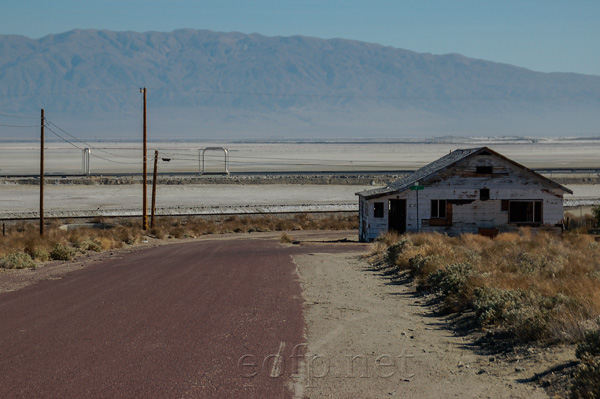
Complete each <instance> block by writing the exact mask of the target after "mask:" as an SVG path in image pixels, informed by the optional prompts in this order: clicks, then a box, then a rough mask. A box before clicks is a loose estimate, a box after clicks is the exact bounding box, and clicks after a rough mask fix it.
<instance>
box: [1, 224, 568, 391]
mask: <svg viewBox="0 0 600 399" xmlns="http://www.w3.org/2000/svg"><path fill="white" fill-rule="evenodd" d="M289 234H290V236H292V237H293V238H294V239H295V240H296V243H295V244H288V245H291V246H294V245H298V244H300V245H303V246H312V248H314V252H311V253H309V254H297V255H294V256H293V259H294V261H295V263H296V265H297V273H298V276H299V280H300V284H301V286H302V289H303V297H304V305H305V321H306V325H307V327H306V328H307V329H306V331H305V338H306V341H305V344H306V346H305V348H306V349H305V351H306V353H305V355H304V359H305V362H304V366H303V367H302V369H301V370H300V373H299V374H298V375H294V376H293V377H294V381H295V384H294V386H293V387H292V388H293V390H294V392H295V396H296V397H297V398H330V397H331V398H353V397H361V398H382V397H398V398H400V397H401V398H453V397H465V398H547V397H549V396H548V394H547V393H546V391H545V390H544V389H543V388H542V387H541V383H543V382H544V381H546V384H547V385H548V384H553V380H552V379H551V378H548V376H550V377H551V376H553V375H554V373H553V370H559V369H560V368H561V366H564V365H566V364H569V362H571V361H572V360H573V359H574V358H575V355H574V348H573V347H569V346H565V347H558V348H550V349H548V348H535V347H532V348H521V349H520V350H519V351H517V352H509V353H494V354H490V353H485V352H484V351H481V348H480V347H479V346H477V345H475V344H474V340H475V338H476V337H475V336H473V334H466V335H465V334H462V333H460V332H459V331H457V330H456V329H453V328H452V327H451V326H452V324H453V323H452V319H451V318H450V317H448V316H439V315H436V314H435V312H434V310H433V308H432V307H431V306H430V305H429V304H428V301H427V298H424V297H421V296H419V295H417V293H416V291H415V290H414V287H413V286H412V285H411V284H410V283H408V282H404V283H397V282H393V281H392V280H391V279H390V278H389V277H387V276H385V275H384V274H382V273H381V272H380V271H377V270H373V269H372V268H371V266H370V265H369V264H368V263H367V262H366V261H365V260H364V259H362V257H361V255H360V254H357V252H356V251H353V252H342V253H338V254H331V253H328V254H324V253H319V242H328V243H331V242H335V241H338V240H342V241H344V242H348V241H351V240H355V239H356V237H355V232H289ZM280 236H281V233H280V232H279V233H252V234H251V235H250V234H238V235H221V236H210V237H203V238H200V240H227V239H235V238H245V239H248V238H256V239H264V238H270V239H273V240H279V238H280ZM196 240H198V239H196ZM190 241H192V240H190ZM170 242H172V243H174V242H173V241H170ZM175 242H179V243H180V242H182V240H180V241H175ZM168 243H169V242H167V241H159V240H151V239H150V240H149V242H147V243H144V244H141V245H139V246H136V247H129V248H127V249H122V250H117V251H110V252H105V253H100V254H92V255H88V256H83V257H80V258H78V259H75V260H73V261H70V262H48V263H46V264H45V265H43V266H42V267H40V268H38V269H37V270H0V292H6V291H13V290H17V289H20V288H22V287H25V286H27V285H30V284H34V283H36V282H38V281H42V280H51V279H61V278H64V277H65V275H66V274H68V273H70V272H73V271H75V270H78V269H81V268H83V267H86V266H88V265H91V264H94V263H96V262H99V261H101V260H103V259H106V258H108V257H117V256H121V255H122V254H123V253H124V252H131V251H139V250H142V249H144V248H147V247H153V246H157V245H165V244H168ZM366 251H367V246H365V252H366ZM303 252H305V251H303ZM544 376H546V377H547V378H546V379H545V380H544V378H543V377H544ZM549 392H550V393H552V395H554V394H556V395H561V394H564V392H561V391H560V390H559V391H556V390H554V391H552V390H549ZM557 392H558V393H557ZM557 397H560V396H557Z"/></svg>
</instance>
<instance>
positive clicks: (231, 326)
mask: <svg viewBox="0 0 600 399" xmlns="http://www.w3.org/2000/svg"><path fill="white" fill-rule="evenodd" d="M324 249H325V248H320V251H322V250H324ZM301 251H303V250H302V249H297V248H284V247H283V246H281V245H280V244H279V243H278V242H277V241H275V240H215V241H200V242H194V243H186V244H174V245H166V246H161V247H156V248H152V249H148V250H143V251H137V252H134V253H130V254H125V255H121V256H115V257H113V258H111V259H110V260H107V261H104V262H101V263H98V264H96V265H93V266H89V267H87V268H85V269H82V270H80V271H77V272H74V273H72V274H69V275H67V276H66V277H65V278H63V279H61V280H54V281H44V282H41V283H38V284H36V285H33V286H30V287H26V288H24V289H22V290H20V291H16V292H9V293H4V294H0V391H1V392H2V394H1V396H2V397H3V398H125V397H127V398H134V397H135V398H187V397H189V398H211V397H214V398H285V397H291V396H292V392H291V390H290V388H289V387H290V384H291V383H293V381H294V378H293V377H292V374H293V373H294V371H295V370H294V362H295V360H294V358H293V357H292V354H293V353H294V352H293V351H294V345H296V344H298V343H302V342H304V341H303V340H304V338H303V332H304V321H303V318H302V306H303V304H302V298H301V289H300V286H299V283H298V280H297V275H296V273H295V268H296V266H295V265H294V263H293V261H292V259H291V256H290V254H292V253H294V252H301ZM278 353H279V354H280V355H282V357H280V358H278V357H275V356H269V355H275V354H278ZM244 355H248V356H245V357H244ZM240 359H241V360H240ZM265 359H266V360H265ZM279 360H284V361H283V362H281V361H279ZM254 365H256V366H254ZM254 374H255V375H254ZM271 375H274V376H275V375H276V376H279V375H280V376H279V377H277V378H273V377H271ZM250 376H251V377H250Z"/></svg>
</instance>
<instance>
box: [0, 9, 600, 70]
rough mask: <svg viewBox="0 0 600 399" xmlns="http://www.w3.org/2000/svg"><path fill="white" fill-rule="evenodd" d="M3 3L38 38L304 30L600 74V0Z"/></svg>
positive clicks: (16, 23) (5, 15) (10, 26)
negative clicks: (82, 32) (103, 32)
mask: <svg viewBox="0 0 600 399" xmlns="http://www.w3.org/2000/svg"><path fill="white" fill-rule="evenodd" d="M0 11H1V12H0V34H17V35H23V36H27V37H30V38H40V37H43V36H46V35H49V34H56V33H62V32H65V31H69V30H72V29H108V30H116V31H124V30H131V31H138V32H146V31H162V32H169V31H172V30H175V29H179V28H193V29H209V30H213V31H220V32H231V31H237V32H242V33H260V34H263V35H267V36H291V35H304V36H313V37H319V38H325V39H328V38H345V39H354V40H361V41H366V42H371V43H379V44H383V45H386V46H392V47H396V48H402V49H407V50H413V51H417V52H420V53H433V54H447V53H458V54H462V55H465V56H468V57H473V58H480V59H485V60H490V61H496V62H503V63H508V64H512V65H516V66H521V67H525V68H529V69H532V70H535V71H540V72H575V73H584V74H592V75H600V40H599V39H600V22H599V21H600V1H598V0H570V1H569V0H562V1H561V0H519V1H514V0H414V1H413V0H368V1H362V0H343V1H342V0H337V1H336V0H303V1H300V0H295V1H288V0H168V1H163V0H143V1H142V0H102V1H100V0H53V1H48V0H0ZM0 40H1V39H0Z"/></svg>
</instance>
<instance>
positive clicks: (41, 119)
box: [40, 108, 44, 236]
mask: <svg viewBox="0 0 600 399" xmlns="http://www.w3.org/2000/svg"><path fill="white" fill-rule="evenodd" d="M43 235H44V108H42V114H41V118H40V236H43Z"/></svg>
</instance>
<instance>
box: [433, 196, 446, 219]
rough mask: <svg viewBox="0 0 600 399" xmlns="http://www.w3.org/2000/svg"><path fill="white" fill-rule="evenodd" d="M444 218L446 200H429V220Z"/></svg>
mask: <svg viewBox="0 0 600 399" xmlns="http://www.w3.org/2000/svg"><path fill="white" fill-rule="evenodd" d="M445 217H446V200H431V218H432V219H435V218H445Z"/></svg>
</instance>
